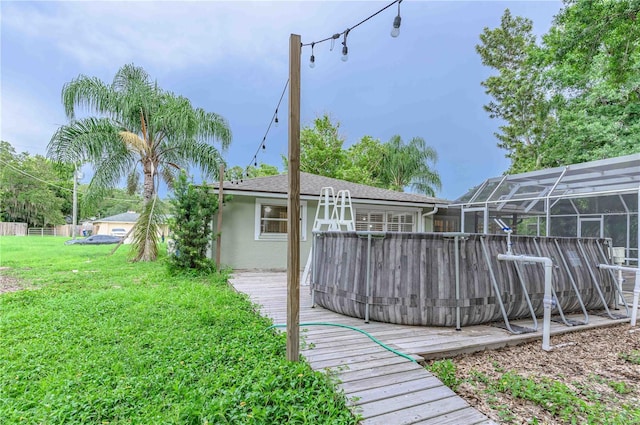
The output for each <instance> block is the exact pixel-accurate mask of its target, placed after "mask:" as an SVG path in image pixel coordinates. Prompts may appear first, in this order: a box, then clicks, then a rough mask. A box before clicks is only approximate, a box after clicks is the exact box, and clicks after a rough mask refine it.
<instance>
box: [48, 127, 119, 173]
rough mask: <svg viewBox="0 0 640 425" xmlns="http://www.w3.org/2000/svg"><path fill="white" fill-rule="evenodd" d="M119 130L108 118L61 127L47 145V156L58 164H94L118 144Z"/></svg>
mask: <svg viewBox="0 0 640 425" xmlns="http://www.w3.org/2000/svg"><path fill="white" fill-rule="evenodd" d="M118 131H119V129H118V128H117V127H116V126H115V125H114V123H113V122H112V121H111V120H109V119H108V118H93V117H90V118H85V119H83V120H79V121H72V122H71V123H70V124H68V125H64V126H62V127H60V128H59V129H58V130H57V131H56V132H55V133H54V135H53V136H52V137H51V140H50V141H49V144H48V145H47V156H48V157H49V158H50V159H52V160H54V161H58V162H65V163H76V162H87V161H88V162H92V161H94V160H96V159H99V158H101V157H102V156H103V155H104V151H105V148H106V147H108V146H110V145H112V144H114V143H118V141H119V138H118Z"/></svg>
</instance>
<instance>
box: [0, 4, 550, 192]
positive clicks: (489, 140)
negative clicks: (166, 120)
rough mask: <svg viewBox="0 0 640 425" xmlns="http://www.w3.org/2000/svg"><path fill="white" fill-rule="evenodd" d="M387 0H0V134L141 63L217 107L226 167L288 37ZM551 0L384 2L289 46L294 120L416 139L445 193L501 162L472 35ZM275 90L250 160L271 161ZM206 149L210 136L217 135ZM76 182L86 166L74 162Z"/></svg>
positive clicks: (14, 134)
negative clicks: (73, 90) (227, 140)
mask: <svg viewBox="0 0 640 425" xmlns="http://www.w3.org/2000/svg"><path fill="white" fill-rule="evenodd" d="M390 2H391V0H389V1H385V2H378V1H349V2H343V1H322V2H319V1H255V2H243V1H235V2H219V1H196V2H170V1H117V2H116V1H99V2H93V1H75V2H63V1H46V2H29V1H15V2H14V1H5V0H3V1H1V2H0V37H1V38H0V44H1V45H0V47H1V53H0V92H1V98H0V109H1V114H0V116H1V118H0V136H1V139H2V140H4V141H7V142H9V143H11V144H12V145H13V146H14V148H15V149H16V151H18V152H29V153H30V154H43V155H44V154H45V153H46V146H47V143H48V142H49V140H50V139H51V136H52V135H53V134H54V132H55V131H56V129H57V128H58V127H59V126H61V125H64V124H66V123H67V118H66V117H65V114H64V110H63V108H62V104H61V100H60V93H61V90H62V87H63V85H64V84H65V83H67V82H69V81H71V80H72V79H74V78H76V77H77V76H79V75H80V74H84V75H87V76H90V77H97V78H100V79H101V80H103V81H104V82H107V83H110V82H111V81H112V80H113V77H114V75H115V73H116V72H117V71H118V69H120V68H121V67H122V66H123V65H125V64H128V63H133V64H135V65H136V66H142V67H143V68H144V69H145V70H146V71H147V72H148V73H149V74H150V76H151V77H152V79H154V80H155V81H157V82H158V85H159V86H160V87H162V88H163V89H165V90H168V91H172V92H174V93H175V94H178V95H182V96H185V97H187V98H189V99H190V100H191V102H192V104H193V105H194V106H196V107H201V108H203V109H205V110H206V111H209V112H215V113H217V114H220V115H222V116H223V117H224V118H226V119H227V120H228V122H229V124H230V127H231V131H232V133H233V141H232V143H231V146H230V147H229V148H228V149H227V150H226V151H225V152H224V153H223V156H224V158H225V160H226V162H227V164H228V165H229V166H235V165H239V166H242V167H243V168H244V167H246V166H247V165H253V164H252V162H253V156H254V154H255V153H256V151H257V150H259V149H258V148H259V146H260V144H261V142H262V138H263V136H264V135H265V132H266V130H267V127H268V125H269V123H270V121H271V119H272V117H273V114H274V112H275V109H276V106H277V103H278V100H279V98H280V95H281V93H282V90H283V87H284V85H285V82H286V81H287V78H288V72H289V38H290V34H299V35H300V36H301V39H302V42H303V43H310V42H312V41H316V40H320V39H323V38H325V37H328V36H330V35H332V34H334V33H339V32H342V31H344V30H345V29H346V28H348V27H351V26H353V25H355V24H356V23H358V22H360V21H361V20H362V19H364V18H366V17H367V16H369V15H371V14H372V13H374V12H376V11H378V10H379V9H381V8H382V7H384V6H385V5H387V4H389V3H390ZM561 7H562V3H561V2H560V1H555V0H553V1H551V0H549V1H515V0H512V1H418V0H404V1H403V2H402V3H401V6H400V14H401V16H402V25H401V27H400V36H399V37H397V38H392V37H391V36H390V31H391V28H392V23H393V18H394V17H395V16H396V14H397V10H398V9H397V6H395V5H394V6H392V7H391V8H389V9H387V10H385V11H384V12H382V13H380V14H379V15H377V16H375V17H374V18H372V19H371V20H369V21H367V22H365V23H364V24H362V25H360V26H359V27H357V28H355V29H354V30H353V31H351V32H350V33H349V36H348V39H347V44H348V47H349V59H348V61H347V62H343V61H341V47H342V46H341V44H340V43H339V41H341V40H338V42H337V43H336V45H335V48H334V49H333V51H331V50H330V47H331V45H330V43H329V42H327V43H323V44H320V45H316V46H315V49H314V54H315V59H316V66H315V68H313V69H311V68H310V67H309V66H308V64H309V57H310V55H311V50H310V47H305V48H303V51H302V67H301V125H302V126H303V127H304V126H308V125H311V124H312V122H313V119H314V118H315V117H317V116H321V115H322V114H324V113H328V114H329V115H330V116H331V118H332V120H334V122H339V123H340V134H341V135H342V136H343V137H344V138H345V145H344V147H345V148H347V147H348V146H350V145H351V144H354V143H357V142H358V141H359V140H360V138H361V137H363V136H365V135H369V136H372V137H374V138H378V139H379V140H381V141H382V142H386V141H387V140H389V139H390V138H391V137H392V136H394V135H396V134H398V135H400V136H401V137H402V138H403V140H405V141H408V140H409V139H411V138H412V137H422V138H424V139H425V140H426V142H427V143H428V144H429V145H430V146H432V147H433V148H434V149H435V150H436V151H437V153H438V161H437V163H436V164H435V166H434V168H435V170H436V171H438V172H439V173H440V176H441V179H442V190H441V191H439V192H438V193H437V196H438V197H440V198H444V199H456V198H458V197H459V196H461V195H463V194H464V193H465V192H466V191H467V190H468V189H469V188H471V187H473V186H475V185H477V184H479V183H481V182H482V181H484V180H485V179H487V178H490V177H495V176H498V175H501V174H502V173H504V172H505V170H506V169H507V168H508V166H509V161H508V159H507V158H505V151H503V150H501V149H499V148H498V147H497V146H496V143H497V139H496V138H495V136H494V133H495V132H496V131H497V130H498V126H499V125H500V122H499V121H497V120H495V119H493V120H492V119H490V118H489V115H488V114H487V113H486V112H485V111H484V109H483V105H484V104H486V103H488V102H489V100H490V98H489V97H488V95H486V94H485V92H484V88H483V87H482V86H481V85H480V83H481V82H482V81H483V80H484V79H486V78H487V77H488V76H490V75H491V74H492V73H493V70H491V69H489V68H487V67H484V66H483V65H482V63H481V61H480V57H479V55H478V54H477V53H476V51H475V46H476V44H478V42H479V35H480V33H481V32H482V30H483V28H485V27H489V28H495V27H497V26H499V24H500V18H501V16H502V14H503V12H504V10H505V9H506V8H509V9H510V10H511V12H512V14H514V15H520V16H524V17H527V18H529V19H531V20H532V21H533V23H534V32H535V33H536V34H537V35H538V36H541V35H542V34H544V33H546V32H547V31H548V30H549V28H550V26H551V24H552V20H553V16H554V15H556V14H557V13H558V12H559V11H560V9H561ZM287 104H288V92H287V94H285V97H284V99H283V101H282V104H281V106H280V109H279V113H278V120H279V125H278V126H277V127H272V128H271V130H270V131H269V133H268V135H267V139H266V149H265V150H260V152H259V153H258V157H257V161H258V162H259V163H260V162H264V163H266V164H271V165H276V166H278V167H279V168H280V170H282V169H283V165H282V159H281V158H282V156H283V155H285V156H286V155H287V149H288V139H287V138H288V134H287ZM218 146H219V145H218ZM85 176H86V177H85V180H86V181H85V182H88V179H89V178H90V176H91V172H90V169H89V170H86V172H85Z"/></svg>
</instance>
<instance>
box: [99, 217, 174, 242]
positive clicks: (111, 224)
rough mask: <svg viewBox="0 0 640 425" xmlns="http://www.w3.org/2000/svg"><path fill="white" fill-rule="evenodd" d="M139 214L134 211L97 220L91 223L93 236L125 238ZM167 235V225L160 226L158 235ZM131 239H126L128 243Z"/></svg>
mask: <svg viewBox="0 0 640 425" xmlns="http://www.w3.org/2000/svg"><path fill="white" fill-rule="evenodd" d="M139 217H140V214H138V213H137V212H134V211H127V212H126V213H122V214H116V215H112V216H109V217H104V218H99V219H96V220H94V221H93V234H94V235H111V236H125V235H127V234H128V233H129V232H130V231H131V229H132V228H133V226H134V225H135V224H136V222H137V221H138V218H139ZM162 234H164V235H165V236H167V235H168V234H169V228H168V226H167V224H161V225H160V235H158V236H161V235H162ZM130 239H131V237H130V236H129V238H127V240H128V241H130Z"/></svg>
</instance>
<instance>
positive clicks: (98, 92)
mask: <svg viewBox="0 0 640 425" xmlns="http://www.w3.org/2000/svg"><path fill="white" fill-rule="evenodd" d="M110 100H111V96H110V90H109V87H107V86H106V85H105V84H104V83H103V82H102V81H100V80H99V79H98V78H95V77H87V76H85V75H80V76H78V78H76V79H74V80H72V81H70V82H69V83H67V84H65V85H64V86H63V87H62V104H63V106H64V111H65V114H66V115H67V118H69V119H71V120H73V119H75V108H76V107H85V108H87V109H88V110H91V111H94V112H97V113H98V114H109V113H110V111H111V105H110Z"/></svg>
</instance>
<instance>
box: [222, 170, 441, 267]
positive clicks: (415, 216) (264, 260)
mask: <svg viewBox="0 0 640 425" xmlns="http://www.w3.org/2000/svg"><path fill="white" fill-rule="evenodd" d="M288 179H289V177H288V175H286V174H281V175H277V176H268V177H258V178H254V179H246V180H243V181H241V182H229V181H226V182H224V185H223V194H224V195H232V200H231V201H227V202H226V203H225V205H224V207H223V217H222V232H221V238H222V239H221V244H222V245H221V250H220V257H221V263H222V264H223V265H226V266H230V267H232V268H234V269H276V270H280V269H286V267H287V196H288V195H287V190H288V184H289V183H288V182H289V180H288ZM217 187H218V185H214V188H215V189H216V192H217ZM324 187H331V188H333V190H334V192H335V193H337V192H338V191H339V190H348V191H349V192H350V195H351V201H352V208H353V213H354V218H355V228H356V231H363V230H364V231H366V230H371V231H394V232H430V231H433V230H434V229H433V215H434V213H435V212H436V211H438V208H443V207H446V205H447V203H448V201H445V200H442V199H438V198H431V197H427V196H423V195H418V194H415V193H403V192H396V191H392V190H386V189H380V188H376V187H371V186H366V185H362V184H356V183H350V182H347V181H343V180H338V179H332V178H328V177H322V176H317V175H314V174H309V173H300V207H301V208H300V212H301V217H300V223H301V233H300V251H301V267H304V264H305V262H306V260H307V257H308V255H309V251H310V248H311V240H312V231H313V224H314V219H315V216H316V210H317V208H318V201H319V197H320V191H321V190H322V188H324ZM216 223H217V222H216V221H215V220H214V229H217V224H216ZM214 245H215V244H214ZM212 256H213V258H215V246H214V250H213V252H212Z"/></svg>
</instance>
